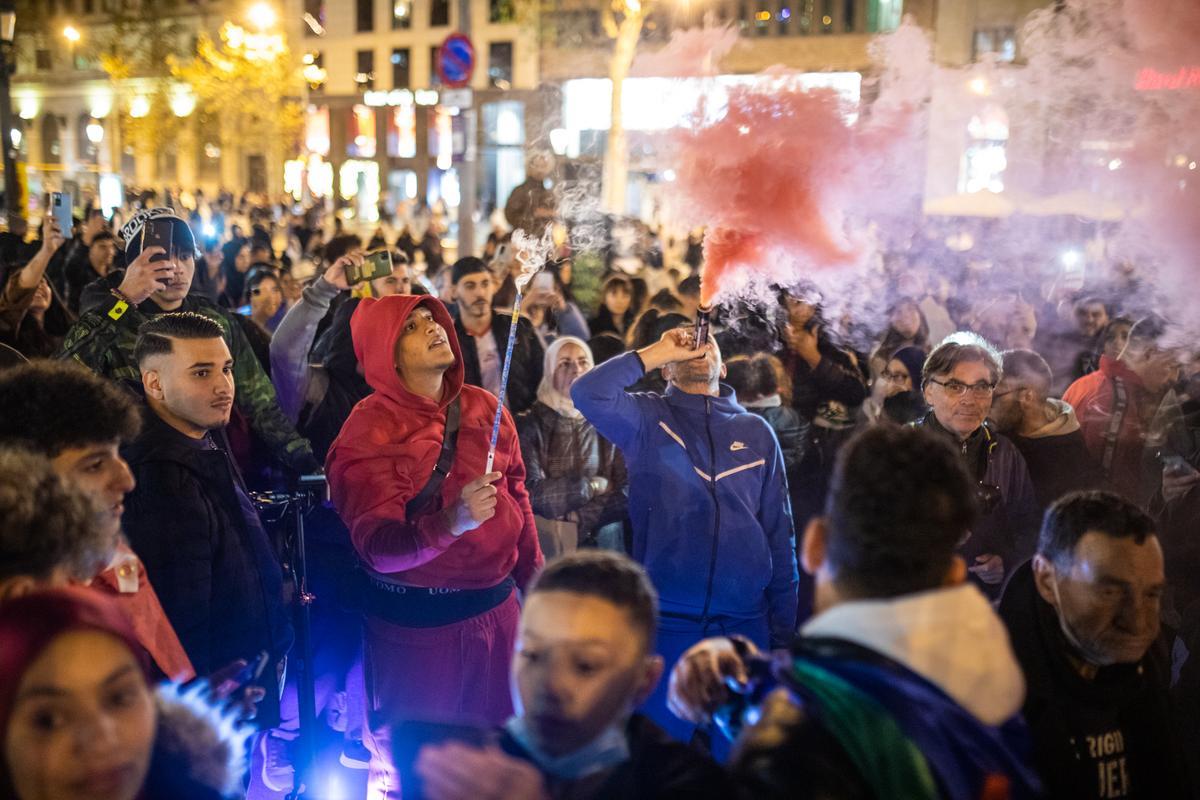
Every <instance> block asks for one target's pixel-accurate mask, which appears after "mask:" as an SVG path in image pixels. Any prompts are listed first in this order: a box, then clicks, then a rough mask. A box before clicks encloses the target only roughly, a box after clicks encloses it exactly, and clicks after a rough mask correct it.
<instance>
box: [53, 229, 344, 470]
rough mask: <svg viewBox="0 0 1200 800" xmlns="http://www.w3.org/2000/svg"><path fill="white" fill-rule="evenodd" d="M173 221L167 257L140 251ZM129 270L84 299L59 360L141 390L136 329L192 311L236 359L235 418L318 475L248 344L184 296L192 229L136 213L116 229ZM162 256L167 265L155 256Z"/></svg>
mask: <svg viewBox="0 0 1200 800" xmlns="http://www.w3.org/2000/svg"><path fill="white" fill-rule="evenodd" d="M163 221H168V222H170V224H171V226H172V228H171V230H172V234H173V240H172V241H173V245H172V248H171V252H170V253H165V252H164V251H163V249H162V248H159V247H151V248H147V249H146V251H145V252H143V251H142V246H141V233H142V228H143V226H144V225H146V224H147V223H148V222H160V223H161V222H163ZM121 236H122V238H123V239H124V240H125V241H126V246H125V259H126V263H128V264H129V268H128V269H126V270H124V271H117V272H113V273H110V274H109V275H108V276H107V277H105V278H102V279H100V280H98V281H96V282H95V283H93V284H91V285H90V286H88V287H87V289H86V290H85V291H84V293H83V300H82V302H81V306H80V308H81V311H82V312H83V313H82V315H81V316H80V318H79V321H78V322H77V323H75V326H74V327H72V328H71V330H70V331H69V332H68V333H67V338H66V340H65V341H64V342H63V347H62V350H61V351H60V352H59V356H58V357H59V358H64V359H65V358H72V359H75V360H76V361H78V362H79V363H81V364H83V365H84V366H86V367H89V368H90V369H92V370H93V371H94V372H98V373H100V374H101V375H103V376H104V377H106V378H111V379H113V380H117V381H128V382H132V383H138V382H140V381H141V372H140V370H139V368H138V364H137V360H136V359H135V358H134V347H135V345H136V343H137V335H138V329H139V327H140V326H141V325H142V324H143V323H144V322H146V321H147V320H149V319H152V318H153V317H155V316H157V315H159V314H163V313H167V312H174V311H192V312H195V313H197V314H200V315H202V316H205V317H208V318H209V319H211V320H213V321H214V322H215V323H217V324H218V325H219V326H220V327H221V331H222V337H223V338H224V340H225V344H226V346H227V347H228V348H229V351H230V352H231V353H232V354H233V357H234V371H233V378H234V382H235V383H236V384H237V388H238V391H237V393H236V402H237V406H238V411H239V412H241V413H242V414H243V415H244V416H245V417H246V419H247V421H248V422H249V423H250V427H251V428H252V429H253V430H254V432H255V433H256V434H258V436H259V437H260V438H261V439H262V440H263V442H265V443H266V444H267V445H268V446H269V447H270V448H271V451H272V453H273V455H274V456H275V458H276V459H278V460H279V461H280V462H281V463H283V464H284V465H285V466H288V467H291V468H292V469H295V470H296V471H298V472H315V471H316V470H317V469H319V467H320V465H319V464H318V463H317V461H316V459H314V458H313V455H312V448H311V447H310V446H309V444H308V442H307V441H305V440H304V439H302V438H301V437H300V435H299V434H298V433H297V432H296V427H295V426H294V425H293V424H292V422H291V421H290V420H289V419H288V418H287V417H286V416H284V414H283V412H282V411H281V410H280V408H279V403H278V402H277V400H276V397H275V388H274V387H273V386H272V385H271V380H270V378H268V377H267V374H266V372H264V371H263V368H262V367H261V366H259V363H258V360H257V359H256V358H255V356H254V352H253V351H252V350H251V348H250V343H249V342H248V341H247V340H246V336H245V334H244V333H242V330H241V327H240V326H239V324H238V323H237V321H236V320H235V319H234V318H233V315H232V314H230V313H229V312H227V311H224V310H223V309H220V308H218V307H217V306H215V305H213V304H212V303H210V302H208V301H207V300H205V299H203V298H201V297H197V296H195V295H192V294H189V290H190V288H191V285H192V277H193V275H194V273H195V266H196V265H195V247H196V245H195V241H194V239H193V238H192V233H191V229H190V228H188V226H187V223H186V222H184V221H183V220H182V219H179V218H178V217H176V216H174V214H173V213H172V212H171V210H170V209H151V210H150V211H148V212H139V214H135V215H134V217H133V219H131V220H130V221H129V223H128V224H126V225H125V227H124V228H122V229H121ZM163 255H166V256H167V258H166V259H165V260H163V259H161V258H159V259H156V257H161V256H163Z"/></svg>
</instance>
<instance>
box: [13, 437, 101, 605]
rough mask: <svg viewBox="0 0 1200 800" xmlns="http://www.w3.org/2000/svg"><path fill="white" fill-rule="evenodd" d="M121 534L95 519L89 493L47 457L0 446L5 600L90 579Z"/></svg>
mask: <svg viewBox="0 0 1200 800" xmlns="http://www.w3.org/2000/svg"><path fill="white" fill-rule="evenodd" d="M116 545H117V538H116V537H115V536H113V533H112V531H108V530H105V529H103V528H99V527H97V526H96V524H95V516H94V510H93V508H92V504H91V502H90V501H89V500H88V498H87V496H86V495H84V494H83V493H82V492H80V491H79V490H77V489H76V488H75V487H73V486H71V485H70V484H69V483H68V482H67V481H65V480H64V479H62V478H61V477H59V475H58V474H56V473H55V472H54V470H53V468H51V466H50V462H48V461H47V460H46V459H45V458H43V457H42V456H39V455H35V454H33V453H28V452H23V451H21V450H9V449H0V603H3V602H4V601H5V600H8V599H11V598H14V597H18V596H20V595H23V594H26V593H28V592H30V591H33V590H35V589H38V588H46V587H50V586H62V585H66V583H67V582H68V581H72V580H74V581H84V582H86V581H89V580H91V579H92V578H93V577H94V576H95V575H96V573H97V572H98V571H99V570H100V569H102V568H103V567H104V565H105V564H107V563H108V562H109V560H110V559H111V558H112V555H113V552H114V550H115V548H116Z"/></svg>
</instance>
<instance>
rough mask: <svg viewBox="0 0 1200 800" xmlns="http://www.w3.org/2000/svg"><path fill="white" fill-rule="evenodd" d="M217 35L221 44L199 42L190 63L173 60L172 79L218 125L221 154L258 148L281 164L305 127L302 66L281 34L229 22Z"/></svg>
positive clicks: (208, 39) (170, 61)
mask: <svg viewBox="0 0 1200 800" xmlns="http://www.w3.org/2000/svg"><path fill="white" fill-rule="evenodd" d="M219 35H220V40H219V41H214V40H213V39H212V38H211V37H209V36H207V35H201V36H199V37H198V38H197V41H196V53H195V56H194V57H192V58H191V59H189V60H187V61H184V60H183V59H180V58H178V57H174V56H169V57H168V58H167V63H168V65H169V66H170V69H171V75H172V76H173V77H174V79H175V80H176V81H178V82H180V83H182V84H184V85H186V86H187V87H188V89H189V90H190V91H191V92H192V94H193V95H194V96H195V98H196V102H197V105H198V107H200V108H201V109H203V112H204V114H205V116H206V117H208V118H211V119H216V120H219V124H220V138H221V143H222V148H223V149H224V148H228V147H231V146H232V145H233V144H234V143H239V144H242V145H247V144H253V143H260V144H261V145H262V148H263V150H264V151H269V152H274V153H275V155H276V156H278V157H280V158H282V156H283V154H284V153H286V152H288V151H291V150H295V149H296V148H297V146H298V140H299V135H300V131H301V129H302V127H303V122H304V106H303V104H302V102H301V100H300V96H301V92H302V81H301V77H300V65H299V64H298V63H296V62H295V61H294V59H293V57H292V54H291V52H290V51H289V50H288V47H287V44H286V42H285V41H284V39H283V36H282V35H281V34H277V33H253V32H249V31H247V30H246V29H244V28H242V27H241V26H238V25H235V24H233V23H232V22H226V23H225V24H224V25H222V26H221V29H220V33H219Z"/></svg>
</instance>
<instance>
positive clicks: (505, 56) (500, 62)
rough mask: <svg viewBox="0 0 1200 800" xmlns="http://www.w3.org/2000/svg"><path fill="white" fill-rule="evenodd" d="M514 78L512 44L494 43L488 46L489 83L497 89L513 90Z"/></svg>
mask: <svg viewBox="0 0 1200 800" xmlns="http://www.w3.org/2000/svg"><path fill="white" fill-rule="evenodd" d="M512 77H513V44H512V42H492V43H491V44H489V45H488V83H489V84H491V85H492V86H495V87H496V88H497V89H511V88H512Z"/></svg>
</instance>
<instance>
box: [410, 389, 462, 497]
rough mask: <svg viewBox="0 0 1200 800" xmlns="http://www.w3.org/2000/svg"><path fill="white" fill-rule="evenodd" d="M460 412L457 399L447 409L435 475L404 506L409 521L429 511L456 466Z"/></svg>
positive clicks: (434, 470) (434, 468) (434, 469)
mask: <svg viewBox="0 0 1200 800" xmlns="http://www.w3.org/2000/svg"><path fill="white" fill-rule="evenodd" d="M460 411H461V409H460V407H459V398H457V397H456V398H454V400H453V402H451V403H450V405H449V406H447V407H446V432H445V433H444V434H443V436H442V452H441V453H440V454H439V455H438V460H437V464H435V465H434V467H433V474H432V475H430V476H429V481H428V482H427V483H426V484H425V486H424V487H423V488H422V489H421V491H420V493H419V494H417V496H416V497H414V498H413V499H412V500H409V501H408V503H407V504H406V505H405V506H404V516H405V518H406V519H408V520H409V521H412V520H413V519H415V518H416V517H419V516H420V515H421V514H422V513H424V512H425V511H426V510H427V508H428V507H429V505H430V503H431V502H432V501H433V500H434V499H435V498H436V497H437V494H438V491H439V490H441V488H442V481H444V480H446V476H447V475H449V474H450V468H451V467H452V466H453V465H454V449H455V448H456V447H457V446H458V421H459V416H460Z"/></svg>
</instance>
